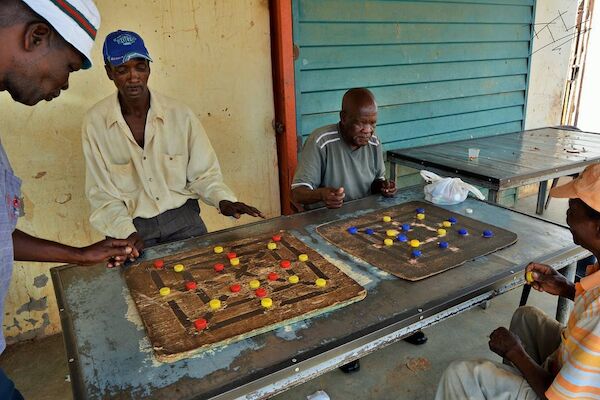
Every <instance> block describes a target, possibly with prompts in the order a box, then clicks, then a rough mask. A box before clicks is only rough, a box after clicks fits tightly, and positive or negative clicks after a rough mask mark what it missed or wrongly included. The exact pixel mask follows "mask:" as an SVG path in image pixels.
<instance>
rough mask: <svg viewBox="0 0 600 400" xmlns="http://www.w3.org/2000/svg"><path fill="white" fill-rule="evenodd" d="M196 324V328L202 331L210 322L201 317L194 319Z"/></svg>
mask: <svg viewBox="0 0 600 400" xmlns="http://www.w3.org/2000/svg"><path fill="white" fill-rule="evenodd" d="M194 326H195V327H196V329H198V330H199V331H201V330H203V329H206V327H207V326H208V322H206V320H205V319H204V318H199V319H197V320H195V321H194Z"/></svg>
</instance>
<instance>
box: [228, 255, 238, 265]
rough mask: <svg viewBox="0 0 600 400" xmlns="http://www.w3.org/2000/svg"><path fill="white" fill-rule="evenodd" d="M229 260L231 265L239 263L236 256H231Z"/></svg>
mask: <svg viewBox="0 0 600 400" xmlns="http://www.w3.org/2000/svg"><path fill="white" fill-rule="evenodd" d="M229 262H230V263H231V265H234V266H235V265H239V264H240V259H239V258H237V257H234V258H232V259H231V260H229Z"/></svg>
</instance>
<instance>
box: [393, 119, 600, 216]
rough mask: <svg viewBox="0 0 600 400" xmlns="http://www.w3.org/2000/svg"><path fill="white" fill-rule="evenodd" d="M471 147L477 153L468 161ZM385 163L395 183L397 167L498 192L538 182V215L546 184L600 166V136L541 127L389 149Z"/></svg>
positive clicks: (491, 193)
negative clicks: (436, 175) (451, 177)
mask: <svg viewBox="0 0 600 400" xmlns="http://www.w3.org/2000/svg"><path fill="white" fill-rule="evenodd" d="M469 148H477V149H480V153H479V157H478V158H476V159H474V160H469V158H468V150H469ZM387 159H388V161H389V162H390V164H391V167H390V170H391V172H392V177H391V178H392V179H395V172H396V169H395V166H396V164H400V165H404V166H407V167H411V168H415V169H427V170H430V171H432V172H435V173H438V174H441V175H443V176H454V177H459V178H461V179H463V180H464V181H466V182H469V183H472V184H474V185H478V186H482V187H485V188H487V189H489V195H488V200H489V201H491V202H494V203H497V202H498V192H499V191H502V190H506V189H511V188H516V187H519V186H524V185H528V184H530V183H537V182H540V190H539V192H538V202H537V208H536V212H537V214H540V215H541V214H542V213H543V210H544V202H545V199H546V191H547V185H548V184H547V182H548V180H549V179H553V178H559V177H561V176H566V175H571V174H575V173H579V172H581V171H583V169H584V168H585V167H586V166H587V165H589V164H593V163H595V162H598V161H600V135H598V134H595V133H591V132H582V131H576V130H568V129H559V128H541V129H534V130H529V131H523V132H515V133H508V134H504V135H498V136H489V137H484V138H476V139H468V140H461V141H457V142H450V143H443V144H436V145H432V146H422V147H414V148H409V149H401V150H390V151H388V152H387Z"/></svg>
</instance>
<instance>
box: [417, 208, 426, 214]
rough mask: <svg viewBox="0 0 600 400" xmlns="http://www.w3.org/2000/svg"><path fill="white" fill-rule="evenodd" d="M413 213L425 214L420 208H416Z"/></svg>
mask: <svg viewBox="0 0 600 400" xmlns="http://www.w3.org/2000/svg"><path fill="white" fill-rule="evenodd" d="M415 211H416V212H417V214H425V209H424V208H421V207H419V208H417V209H416V210H415Z"/></svg>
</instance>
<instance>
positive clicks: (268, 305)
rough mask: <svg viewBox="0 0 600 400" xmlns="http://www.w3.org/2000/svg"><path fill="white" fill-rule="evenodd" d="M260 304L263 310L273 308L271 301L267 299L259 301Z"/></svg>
mask: <svg viewBox="0 0 600 400" xmlns="http://www.w3.org/2000/svg"><path fill="white" fill-rule="evenodd" d="M260 304H261V305H262V306H263V307H264V308H271V306H273V300H271V299H270V298H268V297H265V298H264V299H260Z"/></svg>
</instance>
